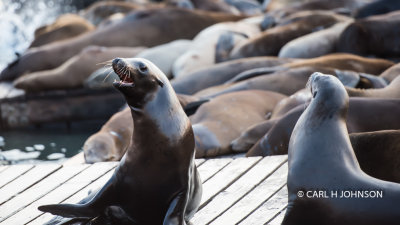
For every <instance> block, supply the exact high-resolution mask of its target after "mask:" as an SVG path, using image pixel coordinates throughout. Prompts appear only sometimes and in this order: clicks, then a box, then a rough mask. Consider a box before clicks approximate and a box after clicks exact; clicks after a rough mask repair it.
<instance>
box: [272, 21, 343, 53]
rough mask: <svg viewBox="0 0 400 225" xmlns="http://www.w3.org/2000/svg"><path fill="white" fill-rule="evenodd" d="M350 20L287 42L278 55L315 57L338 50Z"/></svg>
mask: <svg viewBox="0 0 400 225" xmlns="http://www.w3.org/2000/svg"><path fill="white" fill-rule="evenodd" d="M349 23H350V22H342V23H337V24H335V25H333V26H332V27H329V28H326V29H324V30H320V31H316V32H313V33H310V34H306V35H304V36H301V37H298V38H296V39H294V40H292V41H290V42H288V43H287V44H285V45H284V46H283V47H282V48H281V50H280V51H279V54H278V56H279V57H283V58H315V57H319V56H323V55H326V54H330V53H333V52H335V51H336V43H337V41H338V39H339V36H340V34H341V33H342V31H343V30H344V29H345V28H346V27H347V26H348V25H349Z"/></svg>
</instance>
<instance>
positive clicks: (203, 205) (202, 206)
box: [197, 157, 263, 217]
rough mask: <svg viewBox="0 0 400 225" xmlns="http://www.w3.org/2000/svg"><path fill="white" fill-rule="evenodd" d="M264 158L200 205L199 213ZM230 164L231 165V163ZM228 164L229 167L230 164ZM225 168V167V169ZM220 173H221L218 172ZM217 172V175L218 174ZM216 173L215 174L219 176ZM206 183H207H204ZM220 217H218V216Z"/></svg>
mask: <svg viewBox="0 0 400 225" xmlns="http://www.w3.org/2000/svg"><path fill="white" fill-rule="evenodd" d="M262 159H263V158H262V157H261V158H259V159H258V160H257V161H255V162H254V163H253V164H252V165H251V166H250V167H249V168H247V169H246V170H245V171H243V172H242V173H240V174H239V175H238V176H237V177H236V178H235V179H233V180H232V181H231V182H229V183H228V184H226V185H225V187H223V188H222V189H221V190H220V191H219V192H217V193H216V194H214V195H212V196H210V198H208V200H207V201H205V202H204V203H203V204H202V205H200V207H199V209H198V210H197V211H200V210H201V209H202V208H204V207H205V206H206V205H207V204H208V203H210V202H211V201H212V199H213V198H214V197H215V196H217V195H218V194H219V193H221V192H223V191H225V190H226V189H227V188H228V187H229V186H231V185H232V184H233V183H235V182H236V181H237V180H239V179H240V178H241V177H242V176H243V175H244V174H246V173H247V172H248V171H249V170H250V169H252V168H253V167H254V166H256V165H257V164H258V163H259V162H260V161H261V160H262ZM233 161H234V160H232V161H231V162H233ZM231 162H230V163H231ZM230 163H228V165H229V164H230ZM224 168H225V167H224ZM218 172H219V171H218ZM218 172H217V173H218ZM217 173H215V174H217ZM215 174H214V175H215ZM204 183H205V182H204ZM217 217H218V216H217Z"/></svg>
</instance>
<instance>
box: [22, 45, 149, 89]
mask: <svg viewBox="0 0 400 225" xmlns="http://www.w3.org/2000/svg"><path fill="white" fill-rule="evenodd" d="M144 49H145V47H134V48H128V47H100V46H89V47H86V48H84V49H83V50H82V52H80V53H79V54H78V55H76V56H74V57H72V58H70V59H69V60H67V61H66V62H65V63H63V64H62V65H61V66H59V67H57V68H55V69H52V70H45V71H39V72H35V73H29V74H26V75H24V76H22V77H20V78H18V79H16V80H15V81H14V85H15V87H17V88H20V89H24V90H25V91H27V92H40V91H47V90H56V89H71V88H79V87H82V86H83V82H84V81H85V80H86V79H87V78H88V77H89V75H90V74H91V73H92V72H94V71H95V70H96V69H99V68H101V67H103V66H104V65H103V64H100V63H102V62H105V61H108V60H111V59H113V58H115V57H117V56H121V57H133V56H135V55H137V54H138V53H139V52H141V51H143V50H144ZM110 72H111V70H110Z"/></svg>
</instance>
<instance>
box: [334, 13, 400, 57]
mask: <svg viewBox="0 0 400 225" xmlns="http://www.w3.org/2000/svg"><path fill="white" fill-rule="evenodd" d="M399 26H400V12H399V11H395V12H392V13H388V14H384V15H378V16H371V17H367V18H365V19H359V20H356V21H354V22H353V23H352V24H350V25H349V26H348V27H347V28H346V29H345V30H344V31H343V32H342V33H341V35H340V38H339V41H338V43H337V50H338V51H339V52H348V53H353V54H356V55H364V56H370V55H374V56H379V57H398V56H399V54H400V44H399V41H398V37H399V35H400V31H399V29H397V28H398V27H399ZM382 40H385V41H382Z"/></svg>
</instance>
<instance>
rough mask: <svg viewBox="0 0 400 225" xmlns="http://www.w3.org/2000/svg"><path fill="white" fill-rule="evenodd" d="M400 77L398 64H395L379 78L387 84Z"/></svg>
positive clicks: (399, 65) (399, 64)
mask: <svg viewBox="0 0 400 225" xmlns="http://www.w3.org/2000/svg"><path fill="white" fill-rule="evenodd" d="M399 75H400V63H397V64H395V65H393V66H391V67H389V68H388V69H387V70H385V71H383V72H382V73H381V74H380V75H379V76H380V77H381V78H383V79H385V80H387V81H389V82H391V81H392V80H394V79H395V78H396V77H397V76H399Z"/></svg>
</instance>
